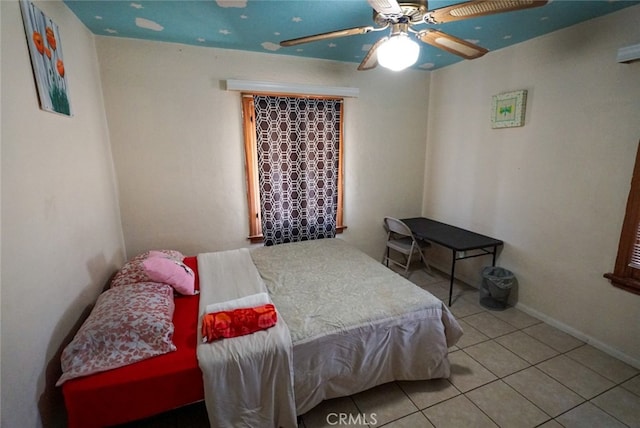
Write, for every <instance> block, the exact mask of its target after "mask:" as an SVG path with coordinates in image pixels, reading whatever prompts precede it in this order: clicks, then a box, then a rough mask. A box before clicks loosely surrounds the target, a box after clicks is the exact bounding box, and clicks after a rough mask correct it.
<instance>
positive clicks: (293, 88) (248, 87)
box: [226, 79, 360, 98]
mask: <svg viewBox="0 0 640 428" xmlns="http://www.w3.org/2000/svg"><path fill="white" fill-rule="evenodd" d="M226 82H227V91H254V92H273V93H292V94H308V95H327V96H339V97H352V98H357V97H358V95H360V89H358V88H349V87H343V86H320V85H307V84H299V83H277V82H259V81H255V80H235V79H227V81H226Z"/></svg>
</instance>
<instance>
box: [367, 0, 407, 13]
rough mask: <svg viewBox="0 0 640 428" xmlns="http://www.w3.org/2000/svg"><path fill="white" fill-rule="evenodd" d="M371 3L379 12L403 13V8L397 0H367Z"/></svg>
mask: <svg viewBox="0 0 640 428" xmlns="http://www.w3.org/2000/svg"><path fill="white" fill-rule="evenodd" d="M367 1H368V2H369V5H370V6H371V7H372V8H374V9H375V10H376V12H378V13H383V14H385V15H402V9H401V8H400V5H399V4H398V2H397V0H367Z"/></svg>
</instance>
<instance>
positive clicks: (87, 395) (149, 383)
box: [62, 257, 204, 428]
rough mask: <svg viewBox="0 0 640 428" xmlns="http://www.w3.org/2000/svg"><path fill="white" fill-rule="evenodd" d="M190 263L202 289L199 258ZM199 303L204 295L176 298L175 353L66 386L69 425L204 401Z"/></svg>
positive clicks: (126, 418) (117, 420) (83, 426)
mask: <svg viewBox="0 0 640 428" xmlns="http://www.w3.org/2000/svg"><path fill="white" fill-rule="evenodd" d="M184 263H185V264H186V265H187V266H189V267H190V268H192V269H193V270H194V272H195V273H196V287H198V288H199V284H198V276H197V262H196V258H195V257H187V258H185V260H184ZM198 304H199V295H195V296H179V297H176V298H175V311H174V315H173V323H174V326H175V330H174V334H173V343H174V344H175V345H176V347H177V350H176V351H175V352H170V353H168V354H164V355H160V356H158V357H154V358H150V359H148V360H144V361H140V362H138V363H135V364H131V365H129V366H125V367H120V368H117V369H113V370H108V371H106V372H102V373H97V374H94V375H91V376H86V377H81V378H77V379H71V380H69V381H67V382H65V383H64V384H63V385H62V392H63V395H64V400H65V405H66V408H67V416H68V417H67V419H68V427H69V428H92V427H96V428H97V427H104V426H110V425H116V424H122V423H125V422H130V421H134V420H138V419H143V418H146V417H149V416H152V415H155V414H158V413H162V412H166V411H168V410H171V409H174V408H177V407H181V406H184V405H187V404H191V403H194V402H197V401H201V400H203V399H204V389H203V382H202V372H201V371H200V368H199V366H198V361H197V358H196V344H197V339H196V333H197V322H198Z"/></svg>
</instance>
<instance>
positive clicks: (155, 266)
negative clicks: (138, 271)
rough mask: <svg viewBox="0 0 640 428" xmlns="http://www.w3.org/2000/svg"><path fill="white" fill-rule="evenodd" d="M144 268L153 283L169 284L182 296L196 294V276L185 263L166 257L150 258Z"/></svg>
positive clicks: (143, 264)
mask: <svg viewBox="0 0 640 428" xmlns="http://www.w3.org/2000/svg"><path fill="white" fill-rule="evenodd" d="M142 266H143V268H144V271H145V273H146V274H147V276H148V277H149V279H151V281H154V282H161V283H164V284H169V285H171V286H172V287H173V288H174V289H175V290H176V291H177V292H178V293H180V294H186V295H188V296H191V295H193V294H195V275H194V274H193V271H192V270H191V268H190V267H189V266H187V265H185V264H184V263H182V262H180V261H178V260H174V259H169V258H166V257H149V258H148V259H146V260H145V261H143V262H142Z"/></svg>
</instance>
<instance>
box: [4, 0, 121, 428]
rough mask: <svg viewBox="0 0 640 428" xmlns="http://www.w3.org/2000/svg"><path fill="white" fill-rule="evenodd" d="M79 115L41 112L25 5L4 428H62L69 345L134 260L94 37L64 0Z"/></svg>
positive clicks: (11, 91) (12, 163)
mask: <svg viewBox="0 0 640 428" xmlns="http://www.w3.org/2000/svg"><path fill="white" fill-rule="evenodd" d="M36 5H37V7H39V8H40V9H41V10H42V11H43V12H45V13H46V14H47V15H48V16H49V17H50V18H52V19H53V21H54V22H55V23H56V24H57V25H58V27H59V29H60V34H61V39H62V45H63V47H64V54H65V69H66V72H67V76H68V82H69V94H70V102H71V106H72V109H73V111H74V113H75V114H74V116H73V117H66V116H61V115H57V114H53V113H48V112H45V111H43V110H40V109H39V107H38V98H37V94H36V88H35V82H34V79H33V75H32V71H31V63H30V60H29V54H28V50H27V43H26V37H25V32H24V29H23V25H22V17H21V14H20V9H19V5H18V3H17V2H15V1H11V2H10V1H2V2H0V10H1V11H2V12H1V18H2V26H1V35H2V75H1V76H2V85H1V88H2V166H1V172H2V224H1V228H2V261H1V264H2V277H1V278H2V311H1V313H2V334H1V337H2V339H1V342H2V420H1V422H0V425H2V427H3V428H14V427H15V428H23V427H37V426H42V425H45V426H60V417H61V416H62V415H63V409H64V406H63V404H62V401H61V394H60V389H59V388H55V387H54V384H55V382H56V380H57V377H58V376H59V375H60V360H59V351H60V347H61V345H62V344H63V342H64V341H65V339H67V336H68V335H69V333H70V332H71V331H72V330H73V329H74V327H77V325H76V324H77V322H78V320H79V318H80V317H81V315H82V313H83V312H84V311H85V309H86V308H87V306H88V305H90V304H92V303H93V302H94V301H95V299H96V297H97V295H98V294H99V292H100V291H101V290H102V287H103V286H104V284H105V283H106V281H107V279H108V278H109V276H110V275H111V274H112V273H113V272H114V271H115V269H116V268H117V267H118V266H120V265H121V264H122V262H123V258H124V242H123V239H122V229H121V226H120V219H119V212H118V200H117V194H116V186H115V178H114V171H113V163H112V157H111V151H110V148H109V138H108V132H107V123H106V118H105V111H104V107H103V100H102V94H101V87H100V80H99V69H98V61H97V56H96V51H95V46H94V39H93V36H92V35H91V34H90V33H89V32H88V31H87V30H86V28H85V27H84V26H83V25H82V24H80V23H79V21H78V20H77V19H76V17H75V15H73V14H72V13H71V12H70V11H69V10H68V9H67V7H66V6H64V5H63V4H62V3H61V2H42V3H40V2H38V3H36Z"/></svg>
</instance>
